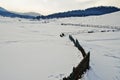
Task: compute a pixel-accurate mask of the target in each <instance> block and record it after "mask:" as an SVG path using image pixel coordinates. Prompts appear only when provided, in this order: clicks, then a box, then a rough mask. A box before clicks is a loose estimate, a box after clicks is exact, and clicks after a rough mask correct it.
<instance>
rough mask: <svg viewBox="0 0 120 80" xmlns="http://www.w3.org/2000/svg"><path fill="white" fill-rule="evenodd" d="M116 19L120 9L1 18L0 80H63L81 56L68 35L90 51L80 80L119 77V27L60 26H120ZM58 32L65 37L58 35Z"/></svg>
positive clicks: (110, 79) (113, 78)
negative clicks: (43, 17)
mask: <svg viewBox="0 0 120 80" xmlns="http://www.w3.org/2000/svg"><path fill="white" fill-rule="evenodd" d="M119 19H120V12H117V13H113V14H109V15H103V16H100V17H95V16H94V17H86V18H82V17H81V18H64V19H51V20H41V21H32V20H24V19H18V18H13V19H11V18H3V17H0V80H62V78H63V77H65V76H68V75H69V74H70V73H71V72H72V69H73V67H74V66H77V64H78V63H79V62H80V61H81V59H82V55H81V54H80V52H79V51H78V50H77V49H76V48H75V47H74V45H73V43H72V42H71V41H70V40H69V37H68V35H73V37H74V38H76V39H78V40H79V42H80V44H81V45H82V46H83V47H84V48H85V50H86V52H88V51H90V54H91V57H90V67H91V68H90V70H89V71H87V72H86V73H85V75H84V76H83V78H82V79H81V80H120V36H119V35H120V31H119V30H115V29H110V28H97V27H85V26H84V27H81V26H75V25H61V24H62V23H66V24H67V23H72V24H94V25H108V26H113V27H114V26H117V27H119V26H120V23H119V21H120V20H119ZM103 20H105V21H103ZM114 30H115V31H114ZM89 31H92V33H89ZM61 33H64V34H65V37H62V38H61V37H60V34H61Z"/></svg>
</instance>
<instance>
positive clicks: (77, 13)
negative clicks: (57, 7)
mask: <svg viewBox="0 0 120 80" xmlns="http://www.w3.org/2000/svg"><path fill="white" fill-rule="evenodd" d="M116 11H120V8H117V7H114V6H98V7H91V8H87V9H85V10H72V11H66V12H58V13H54V14H50V15H46V16H44V15H39V14H38V13H34V12H28V13H18V12H12V11H8V10H6V9H4V8H2V7H0V16H4V17H12V18H14V17H18V18H26V19H37V20H40V19H51V18H65V17H86V16H99V15H104V14H108V13H113V12H116Z"/></svg>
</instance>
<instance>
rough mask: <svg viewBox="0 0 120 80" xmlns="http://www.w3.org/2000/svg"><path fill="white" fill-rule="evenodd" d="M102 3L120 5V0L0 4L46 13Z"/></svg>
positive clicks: (0, 3) (0, 1) (1, 0)
mask: <svg viewBox="0 0 120 80" xmlns="http://www.w3.org/2000/svg"><path fill="white" fill-rule="evenodd" d="M100 5H103V6H104V5H106V6H117V7H120V0H0V6H1V7H4V8H6V9H8V10H11V11H17V12H38V13H41V14H44V15H46V14H51V13H55V12H61V11H68V10H76V9H85V8H88V7H93V6H100Z"/></svg>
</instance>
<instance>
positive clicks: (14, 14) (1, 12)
mask: <svg viewBox="0 0 120 80" xmlns="http://www.w3.org/2000/svg"><path fill="white" fill-rule="evenodd" d="M0 16H4V17H12V18H14V17H18V18H27V19H33V18H35V17H36V16H40V14H38V13H34V12H30V13H18V12H13V11H8V10H6V9H4V8H2V7H0Z"/></svg>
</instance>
